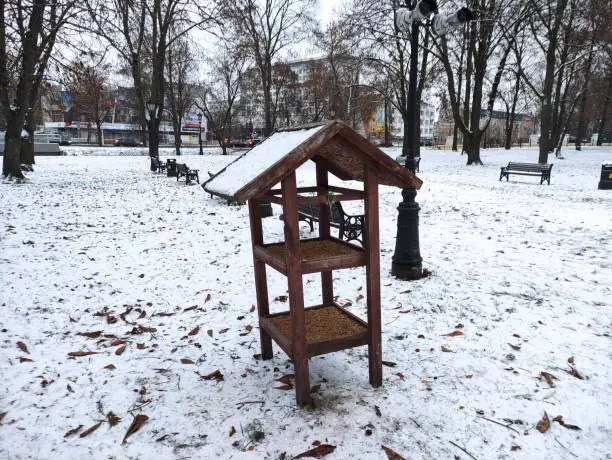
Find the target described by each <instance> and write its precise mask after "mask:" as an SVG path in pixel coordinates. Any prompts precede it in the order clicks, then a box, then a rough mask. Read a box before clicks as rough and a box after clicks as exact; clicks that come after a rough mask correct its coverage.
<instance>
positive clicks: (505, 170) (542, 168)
mask: <svg viewBox="0 0 612 460" xmlns="http://www.w3.org/2000/svg"><path fill="white" fill-rule="evenodd" d="M552 167H553V165H552V164H540V163H514V162H512V161H511V162H509V163H508V166H502V167H501V171H500V173H499V180H502V179H503V178H504V177H505V178H506V181H508V179H509V176H510V174H516V175H519V176H540V185H542V184H543V183H544V181H547V182H548V185H550V172H551V170H552Z"/></svg>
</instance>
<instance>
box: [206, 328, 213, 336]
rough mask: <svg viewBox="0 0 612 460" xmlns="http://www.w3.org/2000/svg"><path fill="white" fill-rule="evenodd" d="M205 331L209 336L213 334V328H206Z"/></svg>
mask: <svg viewBox="0 0 612 460" xmlns="http://www.w3.org/2000/svg"><path fill="white" fill-rule="evenodd" d="M206 333H207V334H208V336H209V337H212V336H213V330H212V329H209V330H207V331H206Z"/></svg>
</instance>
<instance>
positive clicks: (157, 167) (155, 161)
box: [151, 157, 166, 174]
mask: <svg viewBox="0 0 612 460" xmlns="http://www.w3.org/2000/svg"><path fill="white" fill-rule="evenodd" d="M151 164H152V165H153V170H154V171H156V172H158V173H160V174H161V173H163V172H165V171H166V163H162V162H161V161H159V158H156V157H153V158H151Z"/></svg>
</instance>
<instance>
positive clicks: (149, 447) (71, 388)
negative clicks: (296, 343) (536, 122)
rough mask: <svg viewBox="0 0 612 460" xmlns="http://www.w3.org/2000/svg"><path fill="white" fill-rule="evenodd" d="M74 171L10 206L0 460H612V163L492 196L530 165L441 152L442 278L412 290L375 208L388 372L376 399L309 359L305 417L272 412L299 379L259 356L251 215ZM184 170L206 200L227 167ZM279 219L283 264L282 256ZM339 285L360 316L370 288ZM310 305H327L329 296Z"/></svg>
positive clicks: (357, 280)
mask: <svg viewBox="0 0 612 460" xmlns="http://www.w3.org/2000/svg"><path fill="white" fill-rule="evenodd" d="M65 150H66V151H67V152H68V156H64V157H40V158H37V160H36V161H37V164H36V166H35V170H36V171H35V172H34V173H28V174H29V179H30V182H29V183H27V184H23V185H13V184H6V183H4V184H0V216H1V217H2V221H1V226H2V231H1V232H0V279H1V280H2V290H1V291H0V305H1V306H2V315H1V316H0V358H1V359H0V375H1V376H2V379H1V381H2V384H0V458H6V459H25V458H36V459H109V458H113V459H128V458H129V459H152V458H157V459H182V458H194V459H213V458H223V459H225V458H227V459H229V458H234V459H264V458H269V459H289V458H292V457H294V456H296V455H298V454H300V453H302V452H304V451H307V450H309V449H312V448H313V447H315V446H317V445H318V443H321V444H329V445H332V446H336V449H335V450H334V451H333V452H332V453H330V454H329V455H328V456H326V457H325V458H327V459H385V458H387V454H386V452H385V450H383V448H382V446H385V447H387V448H389V449H392V450H393V451H395V452H396V453H397V454H399V455H401V456H402V457H404V458H407V459H453V458H461V459H469V458H472V459H474V458H475V459H478V460H483V459H491V458H511V459H515V458H516V459H543V458H550V459H574V458H584V459H589V460H591V459H610V458H612V456H611V454H610V453H611V452H612V372H611V370H610V369H611V364H612V359H611V358H612V351H611V350H612V340H611V338H610V337H611V335H612V313H611V308H612V300H611V299H612V190H598V189H597V183H598V181H599V176H600V167H601V164H602V163H603V162H605V161H612V149H611V148H609V147H608V148H602V149H596V148H588V147H587V148H585V149H584V150H583V151H582V152H576V151H574V150H571V149H566V150H565V151H564V152H563V153H564V155H565V157H566V158H565V159H563V160H560V159H555V158H554V157H552V156H551V162H553V163H554V167H553V169H552V180H551V185H550V186H548V185H539V179H538V178H534V177H526V176H511V178H510V181H509V182H506V181H505V180H504V182H499V181H498V177H499V167H500V166H501V165H505V164H507V162H508V161H527V162H535V161H536V160H537V152H536V150H535V149H515V150H512V151H509V152H506V151H503V150H493V149H487V150H484V151H483V152H482V157H483V161H484V162H485V166H483V167H466V166H465V157H461V156H460V155H459V154H458V153H456V152H450V151H434V150H425V151H424V152H423V154H422V161H421V171H422V172H421V173H420V174H419V177H421V178H422V179H423V181H424V184H423V188H422V189H421V191H420V192H419V194H418V196H417V201H418V202H419V203H420V205H421V208H422V209H421V214H420V237H421V254H422V256H423V266H424V267H425V268H427V269H428V270H430V271H431V272H432V275H431V276H429V277H427V278H424V279H422V280H419V281H414V282H405V281H398V280H396V279H394V278H393V277H392V276H391V275H390V268H391V256H392V254H393V250H394V245H395V232H396V216H397V211H396V207H397V204H398V202H399V201H400V199H401V195H400V191H399V190H396V189H392V188H388V187H382V188H381V190H380V204H381V209H380V218H381V257H382V260H381V268H382V280H381V284H382V319H383V326H382V331H383V359H384V360H385V361H388V362H389V363H388V364H391V366H385V367H384V368H383V371H384V380H383V387H382V388H380V389H376V390H374V389H372V388H371V387H370V386H369V384H368V363H367V353H366V351H367V350H366V349H365V348H355V349H352V350H349V351H345V352H338V353H334V354H329V355H325V356H321V357H317V358H314V359H312V360H311V362H310V376H311V385H313V398H314V401H315V404H316V407H315V408H312V409H298V408H296V404H295V395H294V392H293V390H289V391H286V390H283V389H279V387H283V385H284V382H290V378H289V377H286V378H285V379H283V381H277V380H275V379H279V378H281V377H283V376H284V375H286V374H290V373H292V366H291V364H290V363H289V362H288V360H287V357H286V356H285V355H284V353H283V352H282V351H280V349H279V348H278V347H276V346H275V349H274V350H275V355H274V359H273V360H271V361H261V360H259V359H258V357H257V354H258V353H260V350H259V341H258V337H259V334H258V329H257V317H256V313H255V312H254V311H253V305H254V303H255V289H254V283H253V270H252V257H251V245H250V233H249V223H248V213H247V209H246V207H244V206H242V207H228V206H226V205H225V204H224V203H223V202H221V201H220V200H218V199H214V198H210V196H209V195H208V194H207V193H205V192H204V191H203V190H202V188H201V187H199V186H197V185H195V186H186V185H185V183H184V182H183V181H181V182H178V183H177V181H176V180H175V179H174V178H168V177H166V176H165V175H157V174H154V173H151V172H150V171H149V168H148V167H149V160H148V158H147V157H146V156H129V155H120V153H129V152H140V151H141V150H138V149H117V148H115V149H95V148H87V149H85V148H77V147H74V148H65ZM188 153H190V154H188V155H186V156H184V157H182V158H181V159H179V162H181V161H184V162H186V163H187V164H188V165H189V166H190V167H191V168H197V169H199V170H200V177H201V178H202V179H203V178H205V177H207V174H206V173H207V171H212V172H214V171H217V170H219V169H220V168H222V167H224V166H225V165H226V164H227V163H228V162H229V161H230V160H232V159H233V158H234V157H232V156H226V157H224V156H221V155H218V154H217V152H216V151H215V150H207V151H206V154H205V155H204V156H198V155H195V153H196V150H191V151H190V152H188ZM398 153H399V152H398V150H397V149H390V150H389V154H390V155H392V156H395V155H397V154H398ZM109 154H113V156H109ZM168 155H172V151H171V150H170V149H168V150H164V151H163V153H162V158H165V157H166V156H168ZM299 177H300V182H301V183H307V182H311V181H312V180H313V177H314V168H313V167H307V168H305V170H304V171H301V174H300V176H299ZM345 208H346V210H347V211H357V210H358V208H353V207H351V206H350V204H347V205H346V206H345ZM274 212H275V216H274V217H273V218H269V219H265V221H264V222H265V223H264V226H265V227H264V230H265V235H266V239H267V241H275V240H276V241H278V240H279V239H281V238H282V223H281V221H279V220H278V218H277V217H278V215H279V209H278V208H277V207H275V209H274ZM301 232H302V233H303V236H304V237H307V236H309V229H308V226H307V225H305V224H302V225H301ZM334 277H335V288H336V293H337V294H339V295H340V296H341V297H342V298H343V299H345V301H346V302H347V308H348V309H349V310H350V311H351V312H353V313H355V314H357V315H359V316H361V317H365V299H364V298H363V295H365V289H364V286H365V283H364V270H360V269H354V270H344V271H337V272H334ZM268 278H269V294H270V300H271V306H272V308H273V310H274V311H282V310H285V309H287V304H286V303H283V302H282V296H285V295H286V294H287V285H286V281H285V279H284V277H282V276H281V275H279V274H278V273H276V272H274V271H273V270H269V271H268ZM304 283H305V293H306V296H307V299H306V300H307V304H308V303H314V302H316V301H317V300H318V296H319V290H318V286H319V285H318V278H317V277H315V276H308V277H306V278H305V281H304ZM454 331H458V332H455V333H454ZM84 334H86V335H84ZM75 352H77V353H75ZM78 352H80V353H78ZM83 352H85V353H83ZM87 352H92V353H95V354H87ZM215 371H219V372H215ZM542 373H544V374H542ZM109 413H111V414H109ZM545 413H546V414H547V416H548V418H549V421H550V427H549V429H548V430H547V431H545V432H544V433H541V432H539V431H538V430H537V428H536V425H537V424H538V422H540V421H541V419H542V418H543V417H544V414H545ZM139 415H146V416H147V417H148V419H147V420H146V422H145V423H144V424H143V425H142V426H141V427H140V429H138V430H134V429H131V430H129V433H128V429H129V427H130V425H131V424H132V422H133V420H135V417H136V416H139ZM557 416H562V417H563V418H562V422H563V424H562V423H560V422H559V421H558V420H559V419H558V418H557V419H556V420H557V421H554V420H553V418H555V417H557ZM117 418H118V419H120V420H118V419H117ZM137 420H138V421H142V420H144V418H143V417H138V418H137ZM100 422H101V423H100ZM543 425H545V424H544V423H541V424H540V428H542V426H543ZM572 426H574V429H572ZM78 427H81V428H80V429H78V430H77V428H78ZM576 427H579V428H581V429H580V430H578V429H576ZM90 428H91V429H92V430H90ZM542 429H544V428H542ZM127 434H129V436H128V437H127V439H125V442H123V441H124V438H125V436H126V435H127ZM397 458H400V457H397Z"/></svg>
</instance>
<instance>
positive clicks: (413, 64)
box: [391, 0, 473, 280]
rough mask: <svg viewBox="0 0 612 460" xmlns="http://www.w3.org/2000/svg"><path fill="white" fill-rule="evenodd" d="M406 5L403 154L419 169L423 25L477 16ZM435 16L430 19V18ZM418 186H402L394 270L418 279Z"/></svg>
mask: <svg viewBox="0 0 612 460" xmlns="http://www.w3.org/2000/svg"><path fill="white" fill-rule="evenodd" d="M406 3H407V5H406V6H407V7H406V8H399V9H398V10H397V12H396V25H397V28H398V29H399V30H400V31H403V32H407V31H408V30H410V69H409V71H410V73H409V82H408V132H407V133H404V135H407V136H408V141H407V142H404V147H403V150H402V155H403V156H405V157H406V168H408V169H409V170H410V171H412V172H413V173H414V172H415V170H416V160H415V156H416V153H417V150H418V145H417V135H416V133H417V132H418V131H420V129H421V127H420V125H419V123H417V120H419V119H420V118H417V113H416V110H417V100H416V99H417V77H418V58H419V25H420V23H421V21H423V22H424V23H425V22H426V21H427V22H428V23H430V24H431V27H432V29H433V31H434V33H435V34H437V35H441V34H443V33H446V32H447V31H448V29H449V27H450V26H456V25H461V24H463V23H465V22H467V21H470V20H472V19H473V15H472V13H471V12H470V10H468V9H467V8H461V9H460V10H459V11H457V12H456V13H451V14H438V5H437V2H436V0H407V2H406ZM432 14H434V15H435V16H434V17H433V19H432V20H431V22H429V18H430V17H431V16H432ZM416 195H417V191H416V189H412V188H407V189H403V190H402V198H403V200H402V202H401V203H400V204H399V206H398V208H397V210H398V216H397V237H396V240H395V252H394V254H393V258H392V264H391V274H392V275H393V276H395V277H397V278H400V279H404V280H415V279H419V278H421V277H422V274H423V258H422V257H421V250H420V247H419V210H420V207H419V205H418V203H417V202H416V200H415V199H416Z"/></svg>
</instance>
